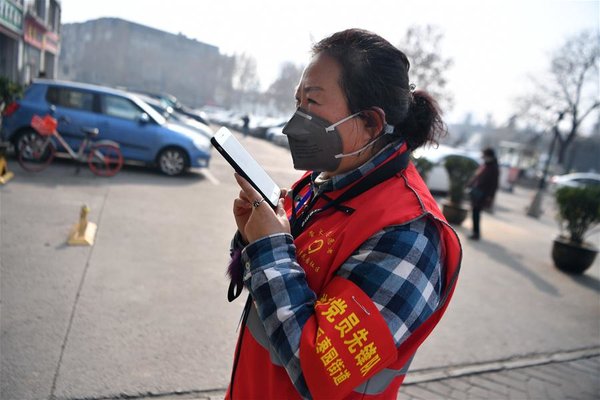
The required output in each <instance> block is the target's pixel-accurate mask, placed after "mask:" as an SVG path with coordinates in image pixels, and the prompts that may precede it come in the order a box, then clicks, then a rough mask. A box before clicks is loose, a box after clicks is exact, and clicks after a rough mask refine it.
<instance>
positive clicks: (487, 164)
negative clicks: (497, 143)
mask: <svg viewBox="0 0 600 400" xmlns="http://www.w3.org/2000/svg"><path fill="white" fill-rule="evenodd" d="M481 155H482V158H483V164H482V165H481V166H480V167H479V168H478V169H477V171H476V172H475V175H474V176H473V178H471V180H470V181H469V183H468V185H467V186H468V187H469V188H470V189H471V190H470V192H469V195H470V200H471V216H472V220H473V233H472V234H471V236H469V238H470V239H473V240H479V239H480V237H481V230H480V223H481V222H480V221H481V211H482V210H484V209H486V208H489V207H491V206H492V205H493V204H494V197H495V196H496V191H497V190H498V177H499V168H498V159H497V158H496V153H495V152H494V149H492V148H490V147H488V148H486V149H484V150H483V151H482V153H481Z"/></svg>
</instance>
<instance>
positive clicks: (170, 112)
mask: <svg viewBox="0 0 600 400" xmlns="http://www.w3.org/2000/svg"><path fill="white" fill-rule="evenodd" d="M132 94H134V95H136V96H137V97H138V98H139V99H140V100H142V101H143V102H144V103H146V104H148V105H149V106H150V107H152V108H154V110H156V111H158V112H159V113H160V114H161V115H162V116H163V117H164V118H165V119H166V120H167V121H169V122H173V123H177V124H183V125H185V126H188V127H190V128H193V129H195V130H196V131H198V132H199V133H201V134H202V135H204V136H206V137H207V138H209V139H210V138H211V137H212V136H213V131H212V129H210V127H209V126H208V125H206V124H203V123H202V122H199V121H198V120H196V119H193V118H190V117H188V116H186V115H185V114H183V113H181V112H179V111H177V110H175V109H173V107H171V106H170V105H168V104H166V103H165V102H164V101H162V100H159V99H157V98H154V97H149V96H146V95H144V94H139V93H135V92H132Z"/></svg>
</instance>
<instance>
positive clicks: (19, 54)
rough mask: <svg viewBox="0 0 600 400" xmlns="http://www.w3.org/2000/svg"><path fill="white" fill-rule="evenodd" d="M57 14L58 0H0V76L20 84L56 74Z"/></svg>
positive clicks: (58, 39) (58, 42)
mask: <svg viewBox="0 0 600 400" xmlns="http://www.w3.org/2000/svg"><path fill="white" fill-rule="evenodd" d="M60 15H61V5H60V1H59V0H27V1H24V0H0V76H4V77H7V78H8V79H9V80H11V81H13V82H17V83H20V84H27V83H29V82H31V80H32V79H34V78H36V77H38V76H45V77H48V78H55V77H56V71H57V67H58V54H59V51H60Z"/></svg>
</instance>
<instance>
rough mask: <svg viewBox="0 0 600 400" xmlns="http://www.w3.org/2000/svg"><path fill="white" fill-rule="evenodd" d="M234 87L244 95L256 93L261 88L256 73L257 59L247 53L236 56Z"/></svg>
mask: <svg viewBox="0 0 600 400" xmlns="http://www.w3.org/2000/svg"><path fill="white" fill-rule="evenodd" d="M232 83H233V87H234V89H236V90H239V91H240V92H242V93H247V92H254V91H257V90H258V89H259V88H260V81H259V79H258V74H257V72H256V59H255V58H254V57H252V56H250V55H248V54H246V53H242V54H238V55H236V56H235V70H234V73H233V82H232Z"/></svg>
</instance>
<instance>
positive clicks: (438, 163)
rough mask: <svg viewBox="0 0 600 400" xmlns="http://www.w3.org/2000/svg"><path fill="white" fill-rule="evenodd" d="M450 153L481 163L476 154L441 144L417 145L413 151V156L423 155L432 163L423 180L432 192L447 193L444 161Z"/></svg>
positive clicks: (448, 186)
mask: <svg viewBox="0 0 600 400" xmlns="http://www.w3.org/2000/svg"><path fill="white" fill-rule="evenodd" d="M450 155H453V156H460V157H466V158H469V159H471V160H473V161H475V162H476V163H477V164H480V163H481V160H480V158H479V157H478V155H475V154H473V153H471V152H468V151H465V150H461V149H457V148H454V147H450V146H445V145H442V144H440V145H439V146H437V147H436V146H428V145H426V146H423V147H419V148H418V149H416V150H415V151H414V152H413V157H415V158H421V157H425V159H427V160H428V161H430V162H431V163H433V167H432V168H431V170H430V171H429V173H428V174H427V179H426V181H425V183H426V184H427V187H428V188H429V190H430V191H431V192H433V193H448V190H449V188H450V179H449V178H448V171H446V167H445V166H444V163H445V162H446V158H447V157H448V156H450Z"/></svg>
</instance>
